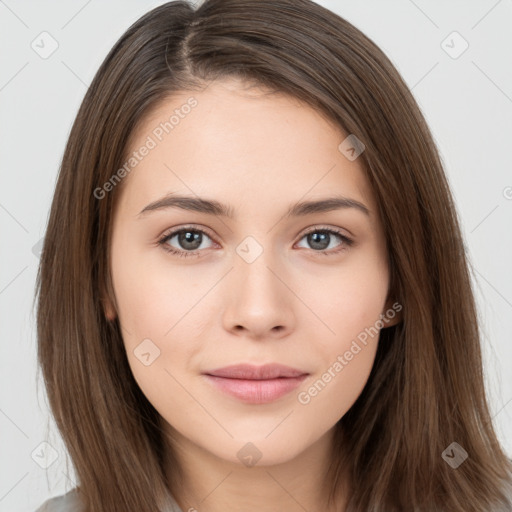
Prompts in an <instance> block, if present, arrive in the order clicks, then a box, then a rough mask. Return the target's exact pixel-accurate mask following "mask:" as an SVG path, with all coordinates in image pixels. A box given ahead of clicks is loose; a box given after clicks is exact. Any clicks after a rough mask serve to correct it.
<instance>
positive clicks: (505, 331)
mask: <svg viewBox="0 0 512 512" xmlns="http://www.w3.org/2000/svg"><path fill="white" fill-rule="evenodd" d="M160 3H163V2H155V1H142V0H139V1H135V0H130V1H121V0H111V1H109V2H105V1H103V2H100V1H99V0H89V1H86V0H68V1H66V2H64V1H57V0H53V1H51V0H49V1H46V2H41V1H35V0H32V1H29V0H26V1H16V0H5V1H1V0H0V45H1V53H0V109H1V110H0V112H1V114H0V115H1V117H0V119H1V122H0V158H1V160H0V172H1V185H0V234H1V238H0V315H1V316H0V329H1V331H0V332H1V337H0V346H1V357H0V379H1V386H0V511H9V512H17V511H28V512H33V511H34V510H35V509H36V508H37V507H38V506H39V505H40V504H41V503H42V501H44V500H45V499H46V498H47V497H49V496H52V495H57V494H61V493H63V492H65V491H66V490H68V489H70V488H72V487H74V486H75V483H76V482H75V480H74V478H75V477H74V473H73V471H72V468H71V465H70V464H68V466H67V465H66V455H65V450H64V448H63V446H62V443H61V441H60V438H59V436H58V432H57V431H56V429H55V427H54V424H53V423H52V421H51V418H50V415H49V410H48V407H47V403H46V398H45V395H44V392H43V386H42V380H41V379H39V380H38V379H37V373H36V363H35V361H36V340H35V324H34V311H33V310H32V300H33V293H34V282H35V276H36V271H37V266H38V258H37V256H36V254H37V249H35V250H33V248H34V246H36V247H37V243H38V242H39V241H40V240H41V238H42V237H43V236H44V230H45V225H46V221H47V215H48V211H49V207H50V203H51V199H52V194H53V188H54V184H55V179H56V176H57V171H58V166H59V163H60V159H61V157H62V152H63V150H64V146H65V143H66V140H67V136H68V134H69V130H70V128H71V124H72V122H73V120H74V117H75V115H76V112H77V109H78V107H79V104H80V102H81V100H82V98H83V95H84V94H85V92H86V90H87V85H88V84H89V83H90V81H91V80H92V77H93V75H94V73H95V72H96V70H97V69H98V67H99V65H100V64H101V62H102V61H103V59H104V57H105V56H106V54H107V52H108V51H109V50H110V48H111V47H112V46H113V44H114V43H115V41H116V40H117V39H118V38H119V37H120V36H121V34H122V33H123V32H124V31H125V30H126V29H127V28H128V26H129V25H130V24H131V23H132V22H134V21H135V20H136V19H137V18H139V17H140V16H141V15H142V14H144V13H145V12H147V11H148V10H149V9H150V8H152V7H155V6H156V5H158V4H160ZM319 3H321V4H322V5H324V6H325V7H328V8H330V9H331V10H333V11H335V12H337V13H338V14H340V15H341V16H343V17H345V18H346V19H347V20H348V21H350V22H351V23H353V24H354V25H355V26H357V27H358V28H359V29H361V30H362V31H363V32H364V33H365V34H366V35H368V36H369V37H370V38H371V39H373V41H375V42H376V43H377V44H378V45H379V46H380V47H381V48H382V49H383V50H384V52H385V53H386V54H387V55H388V56H389V57H390V59H391V60H392V62H393V63H394V64H395V66H396V67H397V68H398V70H399V71H400V73H401V74H402V76H403V77H404V79H405V81H406V82H407V83H408V85H409V87H410V88H411V89H412V92H413V94H414V96H415V98H416V99H417V101H418V103H419V105H420V108H421V109H422V111H423V113H424V115H425V117H426V118H427V122H428V123H429V125H430V127H431V130H432V132H433V134H434V137H435V140H436V142H437V144H438V147H439V150H440V152H441V156H442V158H443V161H444V164H445V167H446V172H447V174H448V178H449V181H450V183H451V186H452V189H453V193H454V196H455V199H456V203H457V207H458V211H459V214H460V217H461V221H462V224H463V229H464V237H465V240H466V243H467V246H468V249H469V253H470V259H471V262H472V265H473V267H474V280H475V287H476V294H477V300H478V304H479V309H480V315H481V321H482V329H483V350H484V356H485V371H486V375H487V384H488V390H489V394H490V405H491V411H492V413H493V416H494V422H495V425H496V429H497V431H498V435H499V437H500V440H501V442H502V443H503V446H504V447H505V450H506V451H507V453H508V454H509V455H510V456H512V371H511V365H510V362H511V361H512V339H511V334H510V333H511V330H512V273H511V272H510V263H511V262H512V257H511V256H512V171H511V169H512V166H511V162H512V156H511V147H512V66H511V60H510V54H511V50H512V0H499V1H496V0H478V1H477V0H473V1H467V0H466V1H462V0H460V1H455V0H450V1H449V2H448V1H441V0H437V1H432V0H430V1H427V0H414V1H412V0H393V1H386V2H384V1H378V0H374V1H369V0H363V1H358V2H355V1H350V2H349V1H345V0H338V1H334V0H333V1H321V2H319ZM43 31H47V32H49V33H50V34H51V36H52V37H53V38H54V39H55V40H56V41H57V42H58V48H57V50H56V51H55V52H54V53H53V54H52V55H51V56H50V57H48V58H47V59H43V58H41V57H40V56H39V55H38V54H37V53H36V52H35V51H34V50H33V49H32V48H31V43H32V41H34V40H36V42H37V40H38V39H37V38H38V36H39V34H41V32H43ZM453 31H457V32H459V33H460V35H461V36H462V37H463V38H464V39H465V40H466V41H467V42H468V43H469V47H468V49H467V50H466V51H465V52H464V53H462V55H460V56H459V57H458V58H456V59H454V58H452V57H450V56H449V55H448V53H446V51H445V49H444V48H443V46H442V42H443V40H445V39H446V38H447V36H449V34H451V33H452V32H453ZM451 40H452V37H450V38H449V39H448V41H447V43H445V44H449V45H450V46H453V50H452V51H457V50H458V49H459V48H461V46H460V43H461V42H460V41H457V40H456V39H454V40H453V41H454V42H453V43H452V42H450V41H451ZM34 252H35V253H36V254H34ZM37 382H39V384H38V386H39V388H38V387H37ZM45 440H47V441H49V442H50V444H51V445H52V446H53V447H54V448H55V450H56V453H57V454H58V459H57V460H56V461H55V463H53V464H52V465H51V466H50V467H49V469H48V470H44V469H42V468H41V467H40V466H39V465H38V464H36V462H34V460H33V459H32V457H31V453H32V452H33V450H34V449H36V448H37V447H38V446H39V445H40V443H41V442H43V441H45ZM50 453H51V452H50Z"/></svg>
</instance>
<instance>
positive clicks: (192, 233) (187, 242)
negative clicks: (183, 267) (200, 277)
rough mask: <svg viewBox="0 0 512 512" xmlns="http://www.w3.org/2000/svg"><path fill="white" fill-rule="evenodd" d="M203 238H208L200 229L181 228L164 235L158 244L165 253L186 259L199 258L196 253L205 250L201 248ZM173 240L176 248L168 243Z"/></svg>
mask: <svg viewBox="0 0 512 512" xmlns="http://www.w3.org/2000/svg"><path fill="white" fill-rule="evenodd" d="M204 237H206V238H210V237H209V236H208V234H207V233H206V232H205V231H203V230H202V229H198V228H192V227H189V228H181V229H179V230H176V231H172V232H171V233H168V234H166V235H164V236H163V238H161V239H160V240H159V241H158V243H159V245H161V246H162V247H163V249H164V250H165V251H167V252H170V253H171V254H175V255H177V256H180V257H183V258H186V257H189V256H199V252H197V251H199V249H204V248H205V247H204V246H203V242H204ZM173 238H175V239H176V240H175V243H177V244H178V248H176V247H175V246H173V245H172V244H171V243H170V242H171V241H172V240H173ZM210 240H211V238H210Z"/></svg>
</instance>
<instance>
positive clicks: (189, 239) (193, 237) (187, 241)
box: [178, 231, 202, 251]
mask: <svg viewBox="0 0 512 512" xmlns="http://www.w3.org/2000/svg"><path fill="white" fill-rule="evenodd" d="M201 235H202V234H201V233H198V232H193V231H182V232H181V233H180V234H179V235H178V239H179V243H180V245H181V246H182V247H183V248H184V249H189V250H191V251H193V250H195V249H197V248H198V247H199V246H200V245H201Z"/></svg>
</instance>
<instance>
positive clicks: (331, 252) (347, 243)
mask: <svg viewBox="0 0 512 512" xmlns="http://www.w3.org/2000/svg"><path fill="white" fill-rule="evenodd" d="M187 231H190V232H194V233H202V234H203V235H206V236H207V237H208V238H210V239H211V238H212V237H211V236H210V235H209V234H208V233H207V232H206V231H204V230H202V229H199V228H196V227H193V226H190V227H184V228H180V229H178V230H176V231H172V232H171V233H168V234H165V235H164V236H163V237H162V238H160V239H159V240H158V244H159V245H161V246H162V248H163V249H164V251H166V252H168V253H170V254H173V255H175V256H178V257H180V258H189V257H196V256H200V253H201V252H202V250H197V249H196V250H195V251H179V250H177V249H174V248H172V247H170V246H169V245H168V244H167V242H168V241H169V240H170V239H171V238H173V237H174V236H176V235H178V234H179V233H182V232H187ZM316 232H321V233H328V234H330V235H336V236H338V237H339V238H340V239H341V241H342V242H343V243H342V244H341V246H340V247H338V248H337V249H335V250H332V249H331V250H326V249H324V250H322V251H315V250H314V249H312V250H313V252H315V253H317V254H319V255H323V256H333V255H336V254H339V253H340V252H343V251H346V250H348V248H350V247H351V246H352V245H353V243H354V241H353V240H352V239H351V238H349V237H347V236H346V235H344V234H342V233H341V232H340V231H338V230H336V229H332V228H322V227H319V226H315V227H313V228H312V229H310V230H309V231H307V232H306V233H304V234H303V235H302V237H301V238H300V239H301V240H302V239H303V238H304V237H305V236H307V235H309V234H311V233H316Z"/></svg>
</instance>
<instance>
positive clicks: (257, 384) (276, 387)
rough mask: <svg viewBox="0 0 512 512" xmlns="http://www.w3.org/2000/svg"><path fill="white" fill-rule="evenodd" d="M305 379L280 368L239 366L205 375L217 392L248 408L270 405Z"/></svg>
mask: <svg viewBox="0 0 512 512" xmlns="http://www.w3.org/2000/svg"><path fill="white" fill-rule="evenodd" d="M308 375H309V374H308V373H307V372H304V371H302V370H298V369H296V368H291V367H290V366H285V365H281V364H266V365H263V366H254V365H250V364H239V365H233V366H226V367H224V368H219V369H216V370H209V371H207V372H204V376H205V377H206V379H207V380H208V382H210V383H211V384H213V385H214V386H215V387H216V389H219V390H221V391H223V392H224V393H227V394H228V395H231V396H233V397H235V398H237V399H239V400H241V401H243V402H245V403H250V404H263V403H269V402H273V401H275V400H277V399H278V398H281V397H282V396H284V395H286V394H288V393H290V392H291V391H293V390H294V389H295V388H296V387H298V386H299V385H300V384H301V383H302V381H303V380H304V379H305V378H306V377H307V376H308Z"/></svg>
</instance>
